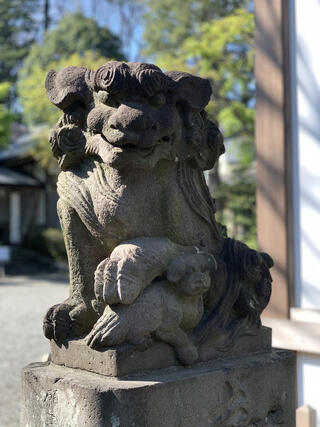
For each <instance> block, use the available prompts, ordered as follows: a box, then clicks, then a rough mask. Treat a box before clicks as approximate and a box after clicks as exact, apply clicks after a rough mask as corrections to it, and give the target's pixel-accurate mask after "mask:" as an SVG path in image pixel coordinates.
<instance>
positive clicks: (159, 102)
mask: <svg viewBox="0 0 320 427" xmlns="http://www.w3.org/2000/svg"><path fill="white" fill-rule="evenodd" d="M149 102H150V104H151V105H152V107H156V108H159V107H162V106H163V105H164V104H165V102H166V97H165V96H164V94H163V93H156V94H155V95H153V96H151V97H150V98H149Z"/></svg>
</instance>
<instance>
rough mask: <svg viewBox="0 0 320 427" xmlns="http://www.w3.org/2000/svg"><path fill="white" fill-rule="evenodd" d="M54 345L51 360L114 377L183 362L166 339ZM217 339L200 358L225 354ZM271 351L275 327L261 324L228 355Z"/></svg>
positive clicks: (70, 342)
mask: <svg viewBox="0 0 320 427" xmlns="http://www.w3.org/2000/svg"><path fill="white" fill-rule="evenodd" d="M50 346H51V354H50V357H51V361H52V362H53V363H55V364H56V365H63V366H66V367H69V368H78V369H84V370H86V371H90V372H95V373H96V374H102V375H107V376H112V377H123V376H125V375H129V374H136V373H139V372H141V371H150V370H155V369H163V368H168V367H170V366H174V365H180V363H179V362H178V361H177V359H176V357H175V354H174V350H173V347H171V346H170V345H168V344H166V343H164V342H159V341H158V342H157V341H156V342H154V344H153V345H152V346H151V347H149V348H148V349H146V350H141V349H140V350H139V349H138V348H137V347H135V346H133V345H130V344H123V345H121V346H118V347H113V348H112V347H111V348H106V349H105V350H93V349H92V348H90V347H88V346H87V344H86V343H85V342H84V340H82V339H78V340H69V341H67V342H66V343H65V344H64V345H61V346H58V345H57V344H56V343H55V342H54V341H53V340H51V342H50ZM216 347H217V345H216V343H212V342H210V341H209V342H208V343H206V344H204V345H203V346H201V347H200V348H199V349H198V350H199V359H200V360H199V361H200V362H207V361H209V360H216V359H219V358H222V357H225V355H226V352H225V351H224V352H221V351H220V352H219V351H218V350H217V348H216ZM268 350H269V351H271V329H270V328H266V327H264V326H263V327H261V328H260V329H256V330H254V333H253V334H252V335H243V336H240V337H238V338H237V340H236V341H235V343H233V346H232V348H230V349H228V357H237V356H240V355H245V354H252V353H258V352H259V353H261V352H266V351H268Z"/></svg>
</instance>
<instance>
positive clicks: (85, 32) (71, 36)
mask: <svg viewBox="0 0 320 427" xmlns="http://www.w3.org/2000/svg"><path fill="white" fill-rule="evenodd" d="M87 50H90V51H91V52H93V53H95V54H96V55H100V56H102V57H106V58H113V59H119V60H121V59H124V57H123V53H122V51H121V46H120V40H119V38H118V37H117V36H115V35H114V34H112V33H111V31H109V30H108V28H105V27H99V25H98V24H97V22H96V21H95V20H94V19H91V18H86V17H85V16H83V15H82V14H81V13H79V12H77V13H73V14H66V15H64V16H63V17H62V19H61V20H60V22H59V23H58V25H57V27H56V28H54V29H53V30H49V31H46V33H45V34H44V40H43V43H41V44H39V43H36V44H34V45H33V46H32V47H31V50H30V53H29V55H28V57H27V58H26V61H25V64H24V69H23V71H22V74H21V76H22V77H23V76H25V75H28V74H30V73H32V70H33V68H34V67H35V66H38V67H40V68H42V69H47V68H48V65H49V64H50V63H51V62H53V61H56V62H57V61H60V60H62V59H65V58H68V57H69V56H70V55H73V54H74V53H77V54H79V55H80V56H82V55H84V53H85V52H86V51H87Z"/></svg>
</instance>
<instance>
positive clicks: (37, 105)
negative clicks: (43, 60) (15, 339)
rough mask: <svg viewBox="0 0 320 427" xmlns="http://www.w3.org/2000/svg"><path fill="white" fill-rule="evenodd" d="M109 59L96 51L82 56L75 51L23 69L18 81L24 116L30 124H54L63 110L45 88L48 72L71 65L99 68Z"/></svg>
mask: <svg viewBox="0 0 320 427" xmlns="http://www.w3.org/2000/svg"><path fill="white" fill-rule="evenodd" d="M108 60H109V59H108V58H106V57H103V56H101V55H98V54H97V53H95V52H91V51H85V52H84V53H83V55H82V56H80V55H79V54H78V53H74V54H73V55H70V56H68V57H64V58H62V59H60V60H58V61H51V62H49V63H48V64H47V65H46V66H45V67H42V66H40V65H38V64H35V65H34V66H33V67H32V69H31V71H30V73H29V74H27V73H26V72H25V69H22V70H21V73H20V79H19V82H18V93H19V96H20V102H21V105H22V107H23V117H24V120H25V122H26V123H27V124H28V125H34V124H40V123H47V124H48V125H49V126H52V125H53V124H54V123H55V122H56V121H57V120H58V118H59V115H60V114H61V112H59V110H58V109H57V108H56V107H54V106H53V105H52V104H51V103H50V102H49V100H48V98H47V95H46V91H45V88H44V82H45V78H46V75H47V72H48V71H49V70H51V69H53V70H56V71H59V70H62V69H63V68H65V67H68V66H70V65H72V66H77V67H87V68H92V69H95V68H98V67H99V66H100V65H102V64H104V63H105V62H107V61H108Z"/></svg>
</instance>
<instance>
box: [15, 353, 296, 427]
mask: <svg viewBox="0 0 320 427" xmlns="http://www.w3.org/2000/svg"><path fill="white" fill-rule="evenodd" d="M294 372H295V357H294V354H293V353H291V352H288V351H284V350H273V351H272V352H270V353H264V354H259V355H251V356H243V357H238V358H234V359H225V360H221V361H216V362H209V363H205V364H200V365H195V366H194V367H189V368H182V367H176V368H170V369H168V370H162V371H156V372H153V373H149V374H146V375H140V376H133V377H127V378H124V379H122V380H119V379H116V378H106V377H105V376H101V375H97V374H93V373H89V372H85V371H81V370H77V369H70V368H65V367H61V366H56V365H53V364H49V365H48V364H44V363H37V364H31V365H29V366H27V367H26V368H25V369H24V371H23V379H22V394H23V399H22V400H23V407H22V417H21V425H23V426H28V427H39V426H59V427H72V426H76V427H79V426H86V427H104V426H105V427H109V426H110V427H111V426H112V427H115V426H117V427H131V426H135V427H174V426H180V427H209V426H214V427H233V426H235V427H240V426H241V427H245V426H248V427H249V426H250V427H262V426H264V427H266V426H268V427H275V426H278V425H279V426H280V425H281V426H284V427H293V426H294V425H295V375H294Z"/></svg>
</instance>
